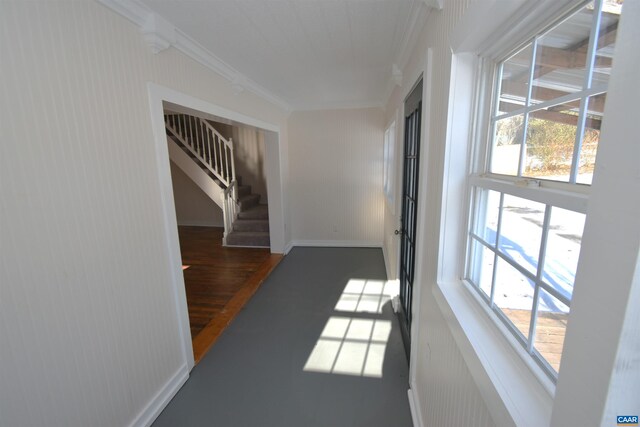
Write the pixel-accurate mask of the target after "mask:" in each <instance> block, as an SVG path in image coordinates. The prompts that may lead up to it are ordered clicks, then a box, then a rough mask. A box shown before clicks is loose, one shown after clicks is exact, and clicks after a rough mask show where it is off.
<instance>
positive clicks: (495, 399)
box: [433, 282, 555, 427]
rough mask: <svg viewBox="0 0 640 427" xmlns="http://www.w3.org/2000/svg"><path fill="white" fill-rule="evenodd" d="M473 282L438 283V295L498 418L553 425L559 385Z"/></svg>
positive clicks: (504, 421)
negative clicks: (533, 357) (491, 308)
mask: <svg viewBox="0 0 640 427" xmlns="http://www.w3.org/2000/svg"><path fill="white" fill-rule="evenodd" d="M468 286H469V285H467V284H466V283H462V282H448V283H438V286H435V287H434V288H433V295H434V297H435V299H436V301H437V303H438V306H439V307H440V309H441V310H442V312H443V314H444V316H445V318H446V319H447V324H448V326H449V329H450V330H451V333H452V335H453V337H454V339H455V340H456V343H457V344H458V347H459V349H460V352H461V354H462V356H463V358H464V360H465V362H466V364H467V366H468V368H469V371H470V373H471V375H472V377H473V378H474V380H475V382H476V385H477V386H478V389H479V390H480V393H481V394H482V396H483V399H484V401H485V403H486V404H487V407H488V409H489V412H490V413H491V416H492V418H493V420H494V422H495V423H496V424H497V425H500V426H507V425H513V426H534V427H539V426H546V425H549V422H550V419H551V409H552V406H553V395H554V393H555V386H554V385H553V383H552V382H551V381H550V380H549V379H548V378H547V377H546V375H545V374H544V373H543V372H542V370H541V369H540V368H539V367H538V366H537V365H536V363H535V362H534V361H533V359H531V357H530V356H529V355H528V354H527V353H526V352H525V350H524V349H523V348H522V347H521V346H520V345H519V344H518V343H517V342H516V341H515V339H513V337H512V336H511V334H510V333H509V332H508V331H506V328H505V327H504V325H502V324H501V323H500V322H499V321H498V320H497V319H494V316H492V313H491V312H490V310H489V307H487V306H486V304H484V303H483V302H481V301H479V299H480V297H479V296H478V295H476V293H475V292H474V291H473V289H469V288H468ZM503 329H504V330H503Z"/></svg>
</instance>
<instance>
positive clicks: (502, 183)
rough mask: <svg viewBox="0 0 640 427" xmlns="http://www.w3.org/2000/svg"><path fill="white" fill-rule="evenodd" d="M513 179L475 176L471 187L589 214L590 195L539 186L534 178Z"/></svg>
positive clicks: (470, 180) (471, 178)
mask: <svg viewBox="0 0 640 427" xmlns="http://www.w3.org/2000/svg"><path fill="white" fill-rule="evenodd" d="M513 178H515V179H509V178H507V179H504V180H501V179H495V178H489V177H482V176H477V175H475V176H471V177H469V185H471V186H477V187H481V188H487V189H489V190H494V191H499V192H501V193H506V194H511V195H512V196H517V197H522V198H525V199H529V200H534V201H536V202H539V203H544V204H549V205H553V206H558V207H560V208H563V209H569V210H572V211H576V212H580V213H584V214H586V213H587V203H588V202H589V196H588V194H585V193H578V192H572V191H563V190H558V189H555V188H549V187H544V186H537V182H538V181H537V180H536V179H532V178H518V177H513ZM570 185H573V184H570ZM585 187H586V186H585Z"/></svg>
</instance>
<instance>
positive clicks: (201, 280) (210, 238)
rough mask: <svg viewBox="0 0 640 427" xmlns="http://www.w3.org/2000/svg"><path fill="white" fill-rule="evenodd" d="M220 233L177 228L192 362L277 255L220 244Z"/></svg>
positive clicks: (233, 315)
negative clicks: (191, 345)
mask: <svg viewBox="0 0 640 427" xmlns="http://www.w3.org/2000/svg"><path fill="white" fill-rule="evenodd" d="M223 231H224V229H222V228H218V227H189V226H179V227H178V234H179V236H180V250H181V253H182V265H183V266H182V268H183V273H184V281H185V286H186V291H187V305H188V308H189V322H190V326H191V338H192V342H193V355H194V358H195V361H196V363H198V362H199V361H200V359H201V358H202V356H204V354H205V353H206V352H207V351H208V350H209V348H211V346H212V345H213V343H214V342H215V340H216V339H217V338H218V337H219V336H220V334H221V333H222V331H223V330H224V329H225V328H226V326H227V325H228V324H229V323H230V322H231V321H232V320H233V318H234V317H235V315H236V314H237V313H238V312H239V311H240V310H241V309H242V307H243V306H244V305H245V303H246V302H247V301H248V300H249V299H250V298H251V296H252V295H253V294H254V292H255V291H256V290H257V289H258V287H259V286H260V284H261V283H262V281H263V280H264V279H265V278H266V277H267V276H268V275H269V273H270V272H271V271H272V270H273V269H274V268H275V266H276V265H277V264H278V263H279V262H280V260H281V259H282V255H275V254H274V255H272V254H271V253H270V251H269V249H263V248H255V249H254V248H232V247H223V246H222V234H223Z"/></svg>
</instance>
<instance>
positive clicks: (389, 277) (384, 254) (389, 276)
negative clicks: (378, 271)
mask: <svg viewBox="0 0 640 427" xmlns="http://www.w3.org/2000/svg"><path fill="white" fill-rule="evenodd" d="M382 257H383V258H384V268H385V270H386V271H387V280H393V279H395V277H394V276H395V274H393V272H392V271H391V263H390V262H389V254H388V253H387V247H386V246H385V245H384V244H383V245H382Z"/></svg>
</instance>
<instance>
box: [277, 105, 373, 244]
mask: <svg viewBox="0 0 640 427" xmlns="http://www.w3.org/2000/svg"><path fill="white" fill-rule="evenodd" d="M383 138H384V117H383V112H382V110H381V109H378V108H367V109H352V110H348V109H345V110H324V111H299V112H294V113H292V114H291V116H290V118H289V141H290V142H289V165H290V183H291V187H290V188H291V193H290V202H289V205H290V209H291V230H292V231H291V233H292V236H291V238H292V241H294V242H297V243H301V244H331V245H350V246H353V245H356V246H363V245H365V246H366V245H374V246H380V245H381V243H382V229H383V215H384V214H383V203H384V202H383V199H384V195H383V192H382V146H383Z"/></svg>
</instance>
